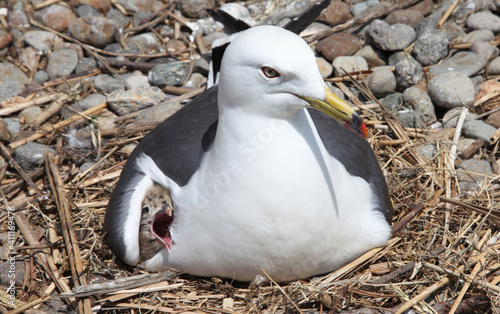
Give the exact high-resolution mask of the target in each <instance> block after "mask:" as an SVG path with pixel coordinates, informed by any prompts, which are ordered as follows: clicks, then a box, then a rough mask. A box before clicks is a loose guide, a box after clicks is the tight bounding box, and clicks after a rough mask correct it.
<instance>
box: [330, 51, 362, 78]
mask: <svg viewBox="0 0 500 314" xmlns="http://www.w3.org/2000/svg"><path fill="white" fill-rule="evenodd" d="M332 65H333V72H334V73H335V75H336V76H341V75H344V74H345V71H347V72H349V73H351V72H355V71H367V70H368V63H366V60H365V59H363V58H362V57H355V56H352V57H343V56H341V57H337V58H335V60H333V63H332Z"/></svg>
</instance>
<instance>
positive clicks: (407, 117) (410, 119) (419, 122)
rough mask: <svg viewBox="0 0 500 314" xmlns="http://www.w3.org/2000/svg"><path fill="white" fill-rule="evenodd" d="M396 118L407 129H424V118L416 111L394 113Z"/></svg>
mask: <svg viewBox="0 0 500 314" xmlns="http://www.w3.org/2000/svg"><path fill="white" fill-rule="evenodd" d="M394 115H395V116H396V118H397V119H398V120H399V122H401V124H403V125H404V126H405V127H407V128H420V129H421V128H425V122H424V117H423V115H422V113H421V112H419V111H416V110H408V109H406V110H400V111H396V112H395V113H394Z"/></svg>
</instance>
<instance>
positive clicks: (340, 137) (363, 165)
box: [308, 109, 392, 223]
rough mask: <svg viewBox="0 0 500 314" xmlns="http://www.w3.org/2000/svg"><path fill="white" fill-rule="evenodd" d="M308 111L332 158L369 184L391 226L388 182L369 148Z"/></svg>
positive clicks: (327, 119) (317, 113) (328, 119)
mask: <svg viewBox="0 0 500 314" xmlns="http://www.w3.org/2000/svg"><path fill="white" fill-rule="evenodd" d="M308 111H309V114H310V115H311V118H312V120H313V122H314V124H315V126H316V129H317V130H318V133H319V136H320V137H321V140H322V141H323V144H324V145H325V147H326V150H327V151H328V152H329V153H330V155H331V156H332V157H335V158H336V159H337V160H338V161H340V162H341V163H342V164H343V165H344V166H345V167H346V169H347V171H348V172H349V173H350V174H352V175H355V176H358V177H361V178H363V179H364V180H366V181H367V182H368V183H370V186H371V188H372V189H373V191H374V193H375V195H377V201H378V203H379V204H378V205H379V208H378V209H379V210H380V211H381V212H382V213H383V214H384V216H385V219H386V220H387V222H389V223H390V222H391V220H392V203H391V200H390V197H389V191H388V189H387V182H386V181H385V178H384V175H383V173H382V170H381V169H380V165H379V163H378V161H377V157H375V154H374V153H373V150H372V148H371V147H370V144H368V142H367V141H366V140H365V139H364V138H362V137H361V136H359V135H358V134H356V133H354V132H353V131H351V130H348V129H346V128H345V127H343V126H342V125H341V124H340V123H339V122H337V121H336V120H334V119H332V118H331V117H329V116H327V115H326V114H324V113H322V112H320V111H318V110H315V109H309V110H308Z"/></svg>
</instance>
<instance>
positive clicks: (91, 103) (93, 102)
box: [77, 94, 106, 111]
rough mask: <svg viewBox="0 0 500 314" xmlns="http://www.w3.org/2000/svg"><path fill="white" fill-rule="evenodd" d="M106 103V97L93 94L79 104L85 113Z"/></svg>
mask: <svg viewBox="0 0 500 314" xmlns="http://www.w3.org/2000/svg"><path fill="white" fill-rule="evenodd" d="M105 101H106V96H104V95H102V94H92V95H89V96H87V97H85V98H84V99H82V100H79V101H78V102H77V104H78V106H79V107H80V109H81V110H83V111H85V110H87V109H90V108H94V107H95V106H97V105H99V104H102V103H103V102H105Z"/></svg>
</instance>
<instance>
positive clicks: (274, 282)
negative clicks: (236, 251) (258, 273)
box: [257, 265, 302, 314]
mask: <svg viewBox="0 0 500 314" xmlns="http://www.w3.org/2000/svg"><path fill="white" fill-rule="evenodd" d="M257 266H258V267H259V268H260V270H262V272H263V273H264V275H266V277H267V278H268V279H269V280H270V281H271V282H272V283H273V284H274V285H276V287H278V289H279V290H280V291H281V293H283V295H284V296H285V298H287V299H288V301H289V302H290V303H292V305H293V307H295V309H296V310H297V311H298V312H299V313H301V314H302V311H301V310H300V308H299V307H298V306H297V304H295V302H293V300H292V298H290V296H289V295H288V294H287V293H286V292H285V290H283V288H281V286H280V285H278V283H277V282H276V281H274V279H273V278H271V276H269V274H268V273H267V271H265V270H264V269H263V268H262V267H260V266H259V265H257Z"/></svg>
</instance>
